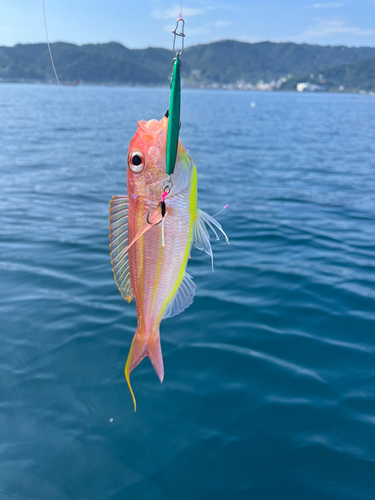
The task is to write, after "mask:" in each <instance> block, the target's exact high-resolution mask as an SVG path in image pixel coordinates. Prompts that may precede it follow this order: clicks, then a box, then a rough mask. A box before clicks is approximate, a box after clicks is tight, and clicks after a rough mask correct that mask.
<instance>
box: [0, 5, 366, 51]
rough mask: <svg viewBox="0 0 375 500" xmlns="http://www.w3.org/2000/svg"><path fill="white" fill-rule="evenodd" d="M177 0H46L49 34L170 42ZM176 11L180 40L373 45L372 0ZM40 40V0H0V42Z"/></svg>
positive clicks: (133, 44)
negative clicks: (181, 26)
mask: <svg viewBox="0 0 375 500" xmlns="http://www.w3.org/2000/svg"><path fill="white" fill-rule="evenodd" d="M179 1H180V0H179ZM179 1H177V2H174V1H173V0H172V1H168V0H45V7H46V15H47V24H48V31H49V38H50V41H51V42H53V41H66V42H72V43H76V44H80V45H81V44H85V43H106V42H109V41H116V42H120V43H122V44H123V45H125V46H127V47H129V48H145V47H165V48H171V47H172V41H173V40H172V39H173V35H172V34H171V31H172V29H173V28H174V26H175V20H176V18H177V16H178V14H179V12H180V10H181V4H180V3H179ZM182 14H183V17H184V19H185V22H186V27H185V33H186V38H185V41H186V46H189V45H196V44H199V43H209V42H213V41H217V40H223V39H235V40H240V41H244V42H259V41H264V40H270V41H274V42H285V41H289V42H296V43H311V44H319V45H347V46H372V47H373V46H375V0H338V1H333V2H329V1H325V0H319V1H317V2H316V1H314V0H261V1H260V0H227V1H225V0H183V4H182ZM45 40H46V35H45V30H44V21H43V6H42V0H0V45H7V46H13V45H15V44H17V43H37V42H45Z"/></svg>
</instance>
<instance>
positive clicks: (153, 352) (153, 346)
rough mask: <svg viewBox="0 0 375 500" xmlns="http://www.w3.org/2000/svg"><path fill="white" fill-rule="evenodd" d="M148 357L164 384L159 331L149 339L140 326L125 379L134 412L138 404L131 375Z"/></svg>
mask: <svg viewBox="0 0 375 500" xmlns="http://www.w3.org/2000/svg"><path fill="white" fill-rule="evenodd" d="M145 339H147V340H145ZM146 356H149V357H150V360H151V363H152V366H153V367H154V369H155V371H156V374H157V376H158V377H159V379H160V382H163V378H164V364H163V356H162V353H161V347H160V336H159V331H158V332H156V333H155V334H153V335H151V337H148V336H147V335H144V332H141V330H140V328H139V326H138V327H137V330H136V332H135V335H134V338H133V341H132V345H131V347H130V351H129V355H128V359H127V360H126V365H125V378H126V381H127V383H128V386H129V390H130V394H131V395H132V398H133V403H134V411H136V410H137V403H136V400H135V396H134V392H133V389H132V386H131V384H130V374H131V372H132V371H133V370H134V368H135V367H136V366H137V365H139V363H140V362H141V361H142V359H143V358H145V357H146Z"/></svg>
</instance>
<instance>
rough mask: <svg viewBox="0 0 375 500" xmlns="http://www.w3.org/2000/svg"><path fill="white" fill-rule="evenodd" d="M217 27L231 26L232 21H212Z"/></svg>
mask: <svg viewBox="0 0 375 500" xmlns="http://www.w3.org/2000/svg"><path fill="white" fill-rule="evenodd" d="M211 24H212V25H213V26H214V27H215V28H225V26H229V25H230V24H232V23H231V21H215V22H214V23H211Z"/></svg>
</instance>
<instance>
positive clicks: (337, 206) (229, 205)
mask: <svg viewBox="0 0 375 500" xmlns="http://www.w3.org/2000/svg"><path fill="white" fill-rule="evenodd" d="M272 203H276V202H268V203H266V204H255V203H236V202H233V203H227V205H225V206H224V207H223V208H222V209H221V210H219V211H218V212H217V213H216V214H214V215H212V217H216V216H217V215H219V214H221V213H222V212H224V210H226V209H227V208H228V207H231V206H234V205H237V206H243V207H251V208H255V207H261V208H265V207H266V205H267V204H268V206H269V207H271V208H277V206H274V207H272ZM278 203H280V205H282V204H283V203H282V202H278ZM287 203H288V202H287ZM289 203H290V202H289ZM310 203H311V202H310ZM304 204H305V203H304ZM288 208H298V210H317V209H319V208H345V207H344V205H340V204H338V205H328V204H324V205H322V204H316V203H314V204H313V206H310V207H288ZM348 208H349V207H348Z"/></svg>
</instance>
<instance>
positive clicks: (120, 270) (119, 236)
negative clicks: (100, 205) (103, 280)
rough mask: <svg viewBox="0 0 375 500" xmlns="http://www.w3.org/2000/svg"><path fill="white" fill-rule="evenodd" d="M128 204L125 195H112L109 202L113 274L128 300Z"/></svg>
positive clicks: (129, 298) (130, 291)
mask: <svg viewBox="0 0 375 500" xmlns="http://www.w3.org/2000/svg"><path fill="white" fill-rule="evenodd" d="M128 206H129V199H128V197H127V196H114V197H113V198H112V200H111V201H110V204H109V214H110V215H109V230H110V233H109V238H110V240H111V243H110V244H109V246H110V247H111V262H112V266H113V267H112V270H113V275H114V277H115V281H116V284H117V286H118V289H119V290H120V292H121V295H122V296H123V297H124V299H125V300H127V301H128V302H130V301H131V300H132V298H133V292H132V288H131V284H130V273H129V260H128V252H127V250H126V248H127V245H128Z"/></svg>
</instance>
